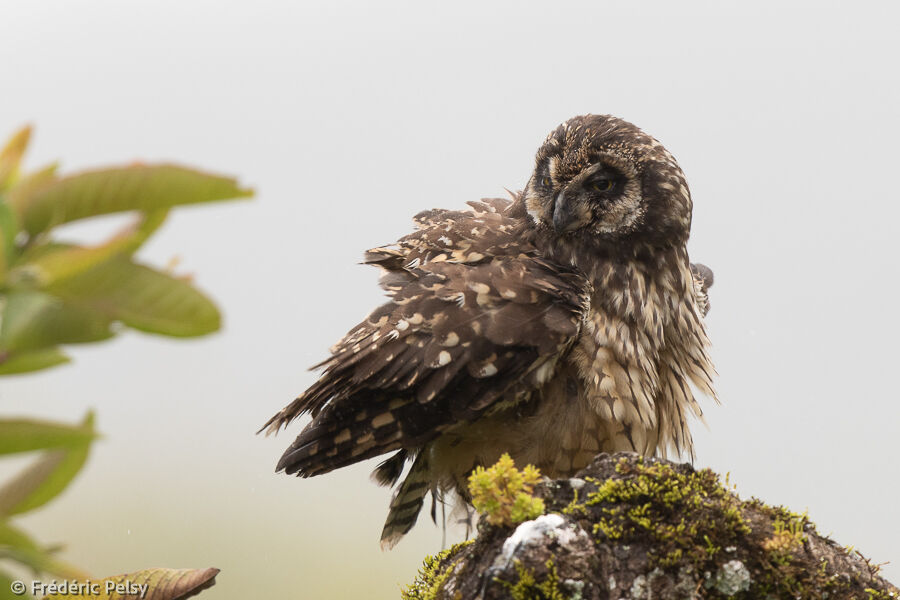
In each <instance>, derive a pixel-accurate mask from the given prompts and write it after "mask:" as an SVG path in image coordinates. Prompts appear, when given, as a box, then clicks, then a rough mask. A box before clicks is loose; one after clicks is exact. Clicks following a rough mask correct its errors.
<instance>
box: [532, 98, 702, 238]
mask: <svg viewBox="0 0 900 600" xmlns="http://www.w3.org/2000/svg"><path fill="white" fill-rule="evenodd" d="M524 202H525V209H526V210H527V212H528V214H529V215H530V217H531V218H532V219H533V221H534V223H535V225H536V227H538V228H539V229H542V230H545V231H546V232H547V233H548V234H550V235H554V236H560V237H564V236H572V237H574V236H579V237H581V238H591V239H594V240H597V241H604V242H613V243H615V242H620V241H624V240H642V241H646V242H649V243H651V244H653V245H670V244H683V243H684V242H685V241H687V237H688V233H689V232H690V227H691V197H690V192H689V191H688V188H687V182H686V181H685V178H684V174H683V173H682V172H681V169H680V168H679V166H678V163H676V162H675V159H674V158H673V157H672V155H671V154H669V152H668V151H667V150H666V149H665V148H663V146H662V144H660V143H659V142H657V141H656V140H655V139H653V138H652V137H650V136H649V135H647V134H646V133H644V132H643V131H641V130H640V129H638V128H637V127H635V126H634V125H632V124H631V123H628V122H626V121H623V120H621V119H618V118H616V117H612V116H609V115H585V116H580V117H574V118H572V119H569V120H568V121H566V122H565V123H563V124H562V125H560V126H559V127H557V128H556V130H554V131H553V132H551V133H550V135H549V136H547V140H546V141H545V142H544V144H543V146H541V147H540V149H539V150H538V152H537V157H536V165H535V170H534V173H533V174H532V175H531V179H530V180H529V181H528V185H527V186H526V188H525V192H524Z"/></svg>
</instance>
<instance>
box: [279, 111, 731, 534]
mask: <svg viewBox="0 0 900 600" xmlns="http://www.w3.org/2000/svg"><path fill="white" fill-rule="evenodd" d="M469 204H470V206H471V207H472V210H466V211H452V210H429V211H425V212H422V213H419V214H418V215H416V217H415V222H416V224H417V226H418V230H417V231H416V232H415V233H412V234H410V235H408V236H406V237H404V238H402V239H400V240H399V241H398V242H397V243H396V244H393V245H390V246H385V247H382V248H375V249H373V250H369V251H368V253H366V262H367V263H369V264H373V265H377V266H379V267H381V268H382V269H383V270H384V275H383V278H382V280H381V284H382V286H383V287H384V288H385V290H387V292H388V295H389V297H390V301H389V302H387V303H386V304H384V305H383V306H381V307H380V308H377V309H376V310H375V311H374V312H373V313H372V314H371V315H369V317H368V318H366V319H365V320H364V321H363V322H362V323H360V324H359V325H357V326H356V327H354V328H353V329H351V330H350V332H349V333H348V334H347V335H346V336H345V337H344V339H342V340H341V341H340V342H338V344H337V345H336V346H334V347H333V348H332V349H331V356H330V357H329V358H328V359H327V360H325V361H324V362H322V363H321V364H320V365H319V366H320V367H323V368H324V372H323V374H322V376H321V377H320V378H319V380H318V381H316V383H314V384H313V385H312V387H310V388H309V389H308V390H306V391H305V392H304V393H303V394H301V395H300V397H298V398H297V399H296V400H294V401H293V402H292V403H291V404H290V405H289V406H287V407H286V408H285V409H284V410H282V411H281V412H279V413H278V414H277V415H275V416H274V417H272V419H271V420H270V421H269V422H268V423H267V426H268V427H269V429H270V431H277V430H278V429H279V428H280V427H282V426H284V425H287V424H288V423H289V422H290V421H292V420H293V419H295V418H297V417H298V416H300V415H303V414H305V413H310V414H311V415H312V418H313V419H312V422H311V423H309V425H307V426H306V428H305V429H304V430H303V431H302V432H301V433H300V435H299V436H298V437H297V439H296V441H294V443H293V444H291V446H290V448H288V449H287V451H286V452H285V453H284V456H283V457H282V458H281V461H280V462H279V463H278V467H277V468H278V470H279V471H281V470H283V471H285V472H286V473H289V474H294V473H296V474H297V475H299V476H301V477H310V476H312V475H320V474H322V473H327V472H329V471H331V470H332V469H337V468H339V467H343V466H346V465H350V464H352V463H355V462H358V461H361V460H364V459H367V458H370V457H373V456H378V455H381V454H385V453H388V452H393V453H394V454H393V456H391V457H390V458H388V459H387V460H386V461H384V462H383V463H381V465H379V467H378V468H377V469H376V470H375V473H374V474H373V475H374V477H375V479H376V480H377V481H378V482H379V483H381V484H384V485H393V484H395V483H396V482H397V481H398V480H399V479H400V476H401V474H402V472H403V468H404V464H405V463H406V462H407V461H410V462H412V466H411V467H410V469H409V472H408V474H407V476H406V478H405V480H404V481H403V483H402V484H401V485H400V486H399V489H398V490H397V493H396V494H395V496H394V499H393V501H392V502H391V505H390V513H389V515H388V518H387V522H386V523H385V526H384V531H383V533H382V543H383V544H384V545H386V546H391V545H393V544H394V543H395V542H396V541H397V540H398V539H399V538H400V537H401V536H402V535H403V534H405V533H406V532H407V531H409V530H410V528H412V526H413V524H414V523H415V520H416V517H417V516H418V514H419V511H420V509H421V508H422V504H423V500H424V498H425V496H426V494H427V493H428V492H431V494H432V496H433V497H435V498H441V497H442V496H443V495H444V494H445V493H447V492H452V491H455V492H457V493H458V494H460V495H461V496H462V497H463V498H465V497H466V494H467V493H466V478H467V476H468V474H469V472H470V471H471V470H472V469H473V468H474V467H475V466H477V465H491V464H493V463H494V462H496V461H497V459H498V458H499V456H500V455H501V454H502V453H503V452H508V453H509V454H510V455H511V456H512V457H513V458H514V459H515V461H516V463H517V464H520V465H525V464H528V463H530V464H534V465H536V466H537V467H539V468H540V470H541V472H542V473H543V474H545V475H548V476H550V477H560V476H567V475H571V474H573V473H574V472H575V471H577V470H579V469H581V468H582V467H584V466H585V465H587V463H588V462H590V460H591V459H592V458H593V457H594V455H596V454H597V453H599V452H601V451H607V452H613V451H619V450H630V451H635V452H639V453H641V454H644V455H647V456H650V455H654V454H662V455H665V453H666V452H667V451H668V450H674V451H675V452H677V453H681V452H691V435H690V432H689V431H688V426H687V414H688V413H693V414H694V415H697V416H699V415H700V409H699V407H698V405H697V402H696V400H695V399H694V394H693V392H692V387H691V386H692V385H693V386H695V387H696V388H697V389H699V390H701V391H702V392H704V393H706V394H708V395H710V396H713V397H714V396H715V392H714V391H713V388H712V375H713V373H714V371H713V367H712V364H711V362H710V359H709V356H708V354H707V348H708V345H709V341H708V339H707V336H706V332H705V330H704V326H703V316H704V315H705V314H706V311H707V309H708V301H707V295H706V294H707V288H708V287H709V285H710V284H711V283H712V272H711V271H710V270H709V269H707V268H706V267H703V266H702V265H691V263H690V261H689V260H688V253H687V250H686V247H685V245H686V243H687V240H688V235H689V232H690V226H691V197H690V193H689V192H688V187H687V183H686V182H685V178H684V174H683V173H682V172H681V169H680V168H679V167H678V164H677V163H676V162H675V159H674V158H673V157H672V155H671V154H669V152H668V151H666V149H665V148H663V146H662V145H661V144H660V143H659V142H657V141H656V140H655V139H653V138H652V137H650V136H648V135H647V134H645V133H644V132H642V131H641V130H640V129H638V128H637V127H635V126H634V125H632V124H630V123H627V122H625V121H623V120H621V119H617V118H615V117H611V116H602V115H587V116H581V117H575V118H573V119H570V120H569V121H567V122H566V123H564V124H562V125H560V126H559V127H558V128H557V129H555V130H554V131H553V132H552V133H550V135H549V136H548V137H547V139H546V141H545V142H544V144H543V145H542V146H541V147H540V149H539V150H538V152H537V157H536V164H535V168H534V172H533V173H532V175H531V178H530V179H529V180H528V184H527V185H526V186H525V190H524V191H523V192H520V193H518V194H515V195H514V197H513V199H512V200H501V199H486V200H481V201H479V202H470V203H469Z"/></svg>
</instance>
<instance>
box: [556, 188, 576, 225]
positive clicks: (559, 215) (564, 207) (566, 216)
mask: <svg viewBox="0 0 900 600" xmlns="http://www.w3.org/2000/svg"><path fill="white" fill-rule="evenodd" d="M577 224H578V222H577V220H576V219H575V213H574V212H572V207H571V206H570V205H569V203H568V202H567V201H566V193H565V192H560V193H559V196H557V197H556V202H555V203H554V204H553V229H555V230H556V233H565V232H567V231H570V230H572V229H574V228H575V226H576V225H577Z"/></svg>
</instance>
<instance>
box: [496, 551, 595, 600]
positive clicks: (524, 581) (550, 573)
mask: <svg viewBox="0 0 900 600" xmlns="http://www.w3.org/2000/svg"><path fill="white" fill-rule="evenodd" d="M545 566H546V567H547V575H546V577H543V578H542V580H541V581H538V578H537V577H536V576H535V574H534V571H532V570H531V569H526V568H525V567H523V566H522V563H521V562H519V561H518V560H517V561H516V562H515V567H516V575H517V576H518V578H519V579H518V580H517V581H516V582H515V583H511V582H508V581H503V580H502V579H496V580H495V581H497V582H498V583H500V584H501V585H502V586H503V587H505V588H506V590H507V591H508V592H509V597H510V598H511V600H573V599H572V596H570V595H569V594H566V593H565V592H564V591H563V590H562V588H561V587H560V582H559V573H557V571H556V563H555V562H554V561H553V559H552V558H551V559H549V560H548V561H547V562H546V563H545ZM578 595H580V594H577V593H576V596H578Z"/></svg>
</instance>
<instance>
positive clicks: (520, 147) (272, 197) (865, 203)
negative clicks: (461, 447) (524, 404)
mask: <svg viewBox="0 0 900 600" xmlns="http://www.w3.org/2000/svg"><path fill="white" fill-rule="evenodd" d="M3 13H4V17H3V26H2V29H3V31H2V34H0V135H2V136H6V135H9V134H11V133H12V132H13V131H14V130H15V129H16V128H17V127H18V126H20V125H21V124H23V123H33V124H34V125H35V126H36V137H35V139H34V143H33V146H32V149H31V152H30V153H29V155H28V159H27V164H28V165H29V166H30V167H39V166H41V165H43V164H45V163H47V162H49V161H52V160H56V159H61V161H62V168H63V170H64V171H66V170H69V171H71V170H76V169H79V168H84V167H88V166H98V165H105V164H116V163H119V164H121V163H126V162H130V161H132V160H136V159H140V160H144V161H161V160H166V161H177V162H179V163H184V164H188V165H194V166H200V167H203V168H206V169H210V170H214V171H219V172H223V173H229V174H234V175H237V176H239V177H240V179H241V181H242V182H243V183H246V184H249V185H252V186H253V187H255V188H256V189H257V191H258V196H257V198H256V200H254V201H252V202H240V203H233V204H230V205H221V206H205V207H198V208H190V209H181V210H177V211H175V212H174V214H173V215H172V218H171V221H170V223H169V224H168V225H167V226H166V227H165V228H164V229H163V230H162V231H161V232H159V234H158V235H157V236H156V237H155V238H154V239H153V241H152V242H151V243H150V244H149V246H148V247H147V248H146V250H145V251H144V252H143V254H142V258H143V259H144V260H146V261H148V262H151V263H154V264H157V265H162V264H165V263H166V262H167V261H168V260H169V259H170V258H172V257H173V256H177V257H179V258H180V259H181V262H180V266H179V269H180V270H181V271H182V272H187V273H193V274H194V276H195V281H196V283H197V284H198V285H199V286H200V287H202V288H203V289H204V290H206V291H208V292H209V293H210V294H211V295H212V296H213V297H214V298H216V299H217V300H218V302H219V303H220V305H221V307H222V309H223V312H224V314H225V327H224V329H223V331H222V332H221V333H220V334H218V335H215V336H212V337H209V338H206V339H204V340H201V341H190V342H177V341H172V340H167V339H160V338H154V337H149V336H144V335H138V334H128V335H124V336H122V337H121V338H119V339H117V340H116V341H114V342H112V343H105V344H100V345H95V346H90V347H79V348H76V349H73V351H72V354H73V356H74V359H75V360H74V363H73V364H72V365H71V366H66V367H62V368H58V369H55V370H53V371H49V372H44V373H41V374H38V375H33V376H22V377H17V378H5V379H3V380H2V381H0V413H2V415H4V416H5V415H33V416H43V417H47V418H53V419H61V420H76V419H78V418H80V417H81V415H82V414H83V413H84V412H85V411H86V410H87V409H88V408H94V409H96V411H97V414H98V416H97V422H98V427H99V429H100V430H101V431H102V432H103V434H104V439H103V440H102V441H101V442H98V443H97V444H96V445H95V447H94V450H93V454H92V457H91V459H90V462H89V463H88V465H87V468H86V469H85V471H84V472H83V473H82V475H81V476H80V477H79V479H78V480H76V482H75V483H74V484H73V486H72V487H71V489H70V490H69V491H68V492H67V493H66V494H65V496H63V497H62V498H60V499H59V500H58V501H56V502H54V503H53V504H51V505H49V506H48V507H46V508H45V509H42V510H41V511H39V512H37V513H35V514H34V516H31V517H28V518H26V519H23V520H22V523H23V525H24V526H25V527H26V528H27V529H28V530H29V531H30V532H32V533H34V534H35V535H36V536H37V537H38V538H39V539H40V540H41V541H43V542H46V543H50V542H59V541H63V542H66V543H67V544H68V550H67V552H66V557H67V558H68V559H69V560H71V561H72V562H75V563H77V564H79V565H81V566H83V567H84V568H85V569H87V570H88V571H90V572H91V573H92V574H94V575H96V576H103V575H110V574H114V573H122V572H127V571H134V570H137V569H140V568H144V567H150V566H171V567H206V566H216V567H219V568H221V569H222V574H221V575H220V576H219V580H218V581H219V583H218V585H217V586H216V587H215V588H214V589H212V590H210V591H209V592H206V593H204V597H209V598H222V599H225V598H247V597H254V596H256V597H259V596H260V595H262V594H265V595H266V596H269V595H275V594H284V595H287V596H289V597H301V595H302V597H308V598H324V597H332V598H342V597H347V598H350V597H379V598H391V597H397V590H398V584H401V583H407V582H409V581H410V580H411V579H412V576H413V575H414V573H415V571H416V569H417V568H418V566H419V563H420V560H421V558H422V557H423V556H424V554H426V553H431V552H434V551H436V550H438V549H439V547H440V543H441V533H440V530H439V529H437V528H435V527H433V526H432V525H431V524H430V522H428V520H427V518H423V519H422V522H420V524H419V526H418V527H417V528H416V530H415V531H414V532H413V534H412V535H410V536H409V537H408V538H407V539H406V540H404V541H403V542H401V543H400V545H399V546H398V547H397V548H396V549H395V550H394V551H392V552H390V553H382V552H381V551H380V550H379V547H378V535H379V532H380V530H381V525H382V523H383V520H384V517H385V514H386V510H387V504H388V502H389V497H390V494H389V492H388V491H387V490H385V489H383V488H378V487H377V486H375V485H374V484H373V483H371V482H370V481H369V479H368V472H369V471H370V470H371V469H372V467H373V466H374V461H369V462H368V463H364V464H362V465H357V466H355V467H353V468H349V469H345V470H342V471H340V472H336V473H333V474H330V475H327V476H324V477H320V478H315V479H311V480H296V479H293V478H288V477H285V476H283V475H279V476H276V475H275V474H274V473H273V467H274V465H275V462H276V461H277V459H278V457H279V456H280V453H281V451H282V450H283V448H284V447H285V446H286V445H288V444H289V443H290V441H291V440H292V439H293V436H294V435H295V434H296V433H297V432H298V431H299V427H294V428H292V429H291V430H290V431H289V432H288V433H287V434H282V435H281V436H279V437H277V438H274V439H266V438H262V437H259V436H255V435H254V432H255V431H256V430H257V429H258V428H259V426H260V425H261V424H262V423H263V422H265V420H266V419H267V418H268V417H269V416H270V415H271V414H272V413H273V412H275V411H276V410H278V409H280V408H281V407H282V406H283V405H284V404H286V403H287V402H288V401H290V400H291V399H292V398H293V397H294V396H295V395H296V394H298V393H299V392H301V391H302V390H304V389H305V388H306V386H308V385H309V384H310V383H312V381H313V380H314V377H315V375H314V374H313V373H309V372H308V371H307V370H306V369H307V367H308V366H310V365H312V364H314V363H316V362H318V361H319V360H321V359H322V358H324V356H325V353H326V351H327V348H328V347H329V346H330V345H331V344H332V343H333V342H334V341H336V340H337V339H338V338H339V337H340V336H341V335H342V334H343V333H344V332H345V331H346V330H347V329H348V328H349V327H350V326H352V325H353V324H355V323H356V322H357V321H358V320H359V319H360V318H361V317H362V316H364V315H365V314H366V313H367V312H368V310H369V309H370V308H372V307H373V306H374V305H375V304H376V303H378V302H380V300H381V297H382V296H381V293H380V291H379V290H378V288H377V287H376V285H375V281H376V275H377V274H376V273H375V271H374V270H373V269H370V268H366V267H363V266H359V265H357V263H358V261H359V260H360V258H361V253H362V251H363V250H365V249H366V248H369V247H372V246H375V245H379V244H383V243H387V242H391V241H393V240H394V239H396V238H397V237H398V236H400V235H403V234H405V233H406V232H408V231H409V230H410V228H411V223H410V217H411V216H412V215H413V214H415V213H416V212H418V211H419V210H422V209H424V208H432V207H451V208H459V207H462V206H463V204H464V202H465V201H467V200H472V199H477V198H480V197H484V196H497V195H503V194H504V188H505V187H506V188H510V189H519V188H521V186H523V185H524V183H525V182H526V180H527V178H528V176H529V174H530V171H531V168H532V165H533V155H534V152H535V150H536V149H537V147H538V145H539V144H540V143H541V142H542V140H543V138H544V136H545V135H546V133H547V132H548V131H550V130H551V129H552V128H554V127H555V126H556V125H557V124H558V123H559V122H561V121H563V120H565V119H567V118H569V117H571V116H574V115H576V114H582V113H587V112H594V113H611V114H615V115H617V116H620V117H623V118H625V119H627V120H630V121H632V122H633V123H635V124H637V125H638V126H640V127H642V128H644V129H645V130H646V131H647V132H649V133H650V134H652V135H654V136H655V137H657V138H658V139H659V140H660V141H662V143H663V144H664V145H665V146H666V147H667V148H668V149H669V150H670V151H671V152H672V153H673V154H674V155H675V156H676V157H677V158H678V160H679V161H680V163H681V166H682V168H683V169H684V171H685V173H686V174H687V178H688V181H689V183H690V186H691V190H692V194H693V198H694V223H693V233H692V236H691V241H690V245H689V249H690V253H691V258H692V259H693V260H695V261H699V262H703V263H706V264H708V265H709V266H710V267H712V268H713V270H714V271H715V274H716V284H715V287H714V288H713V290H712V306H713V307H712V312H711V313H710V315H709V318H708V324H709V332H710V337H711V338H712V340H713V344H714V359H715V361H716V365H717V368H718V371H719V379H718V383H717V385H718V391H719V396H720V398H721V400H722V405H721V406H715V405H713V403H712V402H710V401H708V400H707V401H706V402H705V404H704V407H705V409H706V417H707V421H708V424H709V429H708V430H707V429H704V428H703V427H702V426H701V425H700V424H697V425H696V426H695V427H694V428H693V429H694V434H695V441H696V446H697V457H696V461H695V463H696V465H697V466H702V467H705V466H709V467H712V468H713V469H716V470H717V471H719V472H721V473H723V474H724V473H726V472H730V474H731V475H730V478H731V481H732V482H734V483H736V484H737V486H738V492H739V493H740V494H742V495H743V496H744V497H749V496H751V495H753V496H758V497H760V498H762V499H764V500H766V501H768V502H772V503H778V504H785V505H787V506H790V507H791V508H793V509H795V510H799V511H802V510H804V509H805V508H808V509H809V515H810V517H811V518H812V519H813V520H814V521H815V522H816V523H817V524H818V525H819V529H820V531H822V532H824V533H829V532H830V533H831V534H832V535H833V537H834V538H835V539H836V540H838V541H839V542H840V543H842V544H845V545H854V546H855V547H856V548H858V549H860V550H861V551H862V552H863V553H865V554H866V555H867V556H869V557H871V558H872V559H873V560H874V561H875V562H884V561H891V560H893V561H894V563H893V564H891V565H887V566H886V567H885V568H884V573H885V574H886V575H887V576H888V578H890V579H893V580H894V582H895V583H897V582H898V581H900V542H898V541H897V540H898V539H900V522H898V519H897V517H896V506H897V504H896V502H897V501H896V499H897V498H898V497H900V485H898V481H900V478H898V468H897V462H896V461H897V457H898V450H897V440H898V437H900V397H898V396H900V394H898V391H897V387H896V385H895V384H894V377H896V375H897V371H898V368H897V360H898V351H897V347H896V340H897V339H898V337H900V325H898V319H897V308H896V307H897V295H898V283H897V276H898V266H897V259H896V256H897V250H896V242H895V237H896V232H897V220H898V217H900V209H898V206H900V198H898V192H897V184H896V179H897V175H896V174H897V164H898V158H900V156H898V154H900V151H898V144H897V139H898V134H900V117H898V106H900V75H898V72H900V71H898V69H897V56H900V42H898V38H897V35H896V23H897V17H898V14H897V11H896V9H895V7H894V4H893V3H875V2H868V3H867V2H853V3H850V2H826V1H821V0H820V1H816V2H794V3H785V2H765V1H754V2H743V3H740V4H738V3H732V2H714V1H709V2H678V3H674V2H662V1H653V2H640V3H636V2H626V1H621V2H597V1H591V2H557V3H553V4H549V3H546V2H541V3H537V2H534V3H528V2H491V3H489V2H477V3H476V2H463V1H457V2H452V3H440V4H438V3H433V2H393V1H382V2H377V3H374V2H373V3H367V2H362V1H360V2H335V1H332V0H329V1H322V2H294V3H287V2H284V3H278V2H260V1H254V2H223V1H217V2H213V1H192V2H183V1H182V2H175V1H160V0H157V1H154V2H128V3H124V2H112V1H110V2H72V1H68V2H63V1H59V2H40V1H33V2H15V3H7V4H6V5H5V6H4V9H3ZM110 226H111V224H110V223H104V224H102V225H101V226H92V227H76V228H74V230H71V235H73V236H76V237H80V238H82V239H92V238H93V237H94V236H97V235H100V234H102V233H104V232H106V231H108V229H109V227H110Z"/></svg>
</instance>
